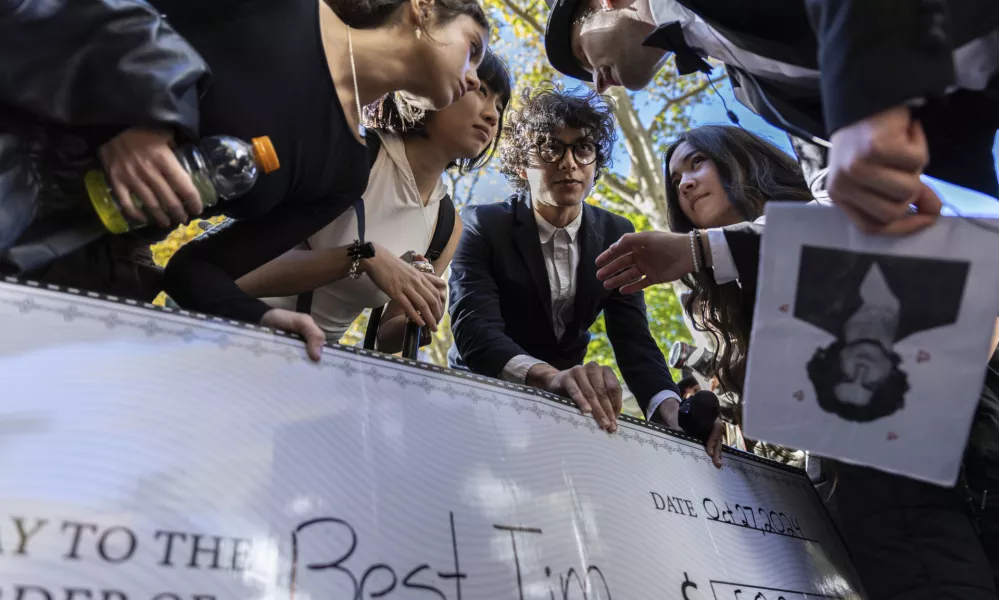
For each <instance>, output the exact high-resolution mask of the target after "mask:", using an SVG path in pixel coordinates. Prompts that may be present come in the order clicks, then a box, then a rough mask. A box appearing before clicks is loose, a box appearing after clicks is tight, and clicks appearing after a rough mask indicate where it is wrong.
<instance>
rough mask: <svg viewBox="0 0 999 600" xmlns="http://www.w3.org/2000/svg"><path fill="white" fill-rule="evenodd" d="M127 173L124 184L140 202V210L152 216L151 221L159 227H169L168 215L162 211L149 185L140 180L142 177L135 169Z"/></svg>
mask: <svg viewBox="0 0 999 600" xmlns="http://www.w3.org/2000/svg"><path fill="white" fill-rule="evenodd" d="M127 173H128V178H127V180H126V185H127V186H128V189H130V190H131V191H132V193H134V194H135V196H136V197H137V198H138V199H139V201H140V202H141V203H142V210H143V211H145V213H146V214H147V215H149V216H150V217H152V219H153V221H156V224H157V225H159V226H160V227H163V228H167V227H170V217H168V216H167V214H166V213H165V212H163V209H162V208H161V207H160V203H159V201H158V200H157V199H156V195H155V194H153V191H152V190H150V189H149V186H147V185H146V183H145V182H144V181H143V180H142V177H141V176H140V175H139V174H138V173H137V172H136V171H135V170H129V171H127Z"/></svg>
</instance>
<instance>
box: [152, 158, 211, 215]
mask: <svg viewBox="0 0 999 600" xmlns="http://www.w3.org/2000/svg"><path fill="white" fill-rule="evenodd" d="M157 164H158V166H159V168H160V173H162V174H163V177H164V178H165V179H166V182H167V183H168V184H169V185H170V189H172V190H173V191H174V192H175V194H176V196H178V197H179V198H180V201H181V202H182V203H183V204H184V208H185V209H186V218H185V219H184V220H185V221H186V220H187V219H188V218H192V217H196V216H198V215H200V214H201V212H202V211H203V210H204V208H205V207H204V204H203V202H202V199H201V194H199V193H198V188H196V187H194V181H192V180H191V176H190V175H188V173H187V171H185V170H184V167H182V166H180V162H179V161H178V160H177V157H176V156H174V154H173V152H171V151H170V150H169V149H164V151H163V152H162V153H161V154H160V155H159V158H158V160H157Z"/></svg>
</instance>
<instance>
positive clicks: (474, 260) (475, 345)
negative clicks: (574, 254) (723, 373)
mask: <svg viewBox="0 0 999 600" xmlns="http://www.w3.org/2000/svg"><path fill="white" fill-rule="evenodd" d="M461 217H462V221H463V222H464V225H465V227H464V231H463V232H462V234H461V241H460V242H459V244H458V248H457V250H456V251H455V254H454V258H453V259H452V260H451V280H450V284H449V293H450V308H449V312H450V315H451V329H452V331H453V332H454V342H455V343H454V345H453V346H452V347H451V350H450V352H449V353H448V363H449V364H450V365H451V366H452V367H455V368H467V369H469V370H471V371H474V372H476V373H479V374H482V375H487V376H489V377H498V376H499V374H500V373H501V372H502V370H503V367H504V366H506V364H507V363H508V362H509V361H510V359H511V358H513V357H515V356H517V355H519V354H527V355H530V356H533V357H535V358H537V359H539V360H543V361H545V362H546V363H548V364H550V365H551V366H553V367H555V368H556V369H560V370H565V369H568V368H571V367H574V366H577V365H580V364H582V363H583V358H584V357H585V356H586V347H587V345H588V344H589V342H590V334H589V328H590V326H591V325H593V322H594V321H596V320H597V317H598V316H599V315H600V312H601V311H603V313H604V317H605V319H606V324H607V336H608V338H610V342H611V345H612V346H613V348H614V355H615V358H616V359H617V362H618V367H619V368H620V369H621V374H622V375H623V376H624V380H625V383H626V384H627V386H628V389H629V390H631V392H632V393H633V394H634V395H635V398H636V400H638V404H639V406H640V407H641V408H642V411H643V412H645V411H646V409H647V408H648V405H649V401H650V400H651V399H652V397H653V396H655V395H656V394H658V393H659V392H661V391H663V390H672V391H673V392H676V393H677V395H679V390H678V389H677V387H676V384H674V383H673V380H672V378H671V377H670V374H669V369H668V367H667V366H666V360H665V359H664V358H663V355H662V352H661V351H660V350H659V347H658V346H656V343H655V341H654V340H653V339H652V335H651V333H650V332H649V322H648V316H647V315H646V312H645V300H644V297H643V295H642V294H631V295H627V296H626V295H622V294H621V293H620V292H618V291H617V290H613V291H611V290H607V289H604V287H603V285H602V284H601V283H600V281H598V280H597V277H596V264H595V261H596V258H597V255H599V254H600V253H601V252H603V251H604V250H606V249H607V248H608V247H609V246H610V245H611V244H612V243H614V242H615V241H617V240H618V239H619V238H620V237H621V236H622V235H624V234H626V233H631V232H633V231H634V228H633V227H632V225H631V223H630V222H629V221H628V220H627V219H625V218H623V217H620V216H618V215H615V214H613V213H610V212H608V211H606V210H603V209H600V208H597V207H595V206H591V205H589V204H583V222H582V225H581V226H580V229H579V237H578V238H577V239H578V240H579V269H578V271H577V281H576V303H575V316H574V318H573V319H572V321H571V322H570V323H568V324H567V326H566V331H565V333H564V334H563V336H562V339H560V340H559V339H556V338H555V331H554V325H553V323H552V313H551V290H550V288H549V286H548V274H547V271H546V269H545V264H544V258H543V255H542V253H541V241H540V239H539V237H538V227H537V222H536V221H535V217H534V212H533V209H532V208H531V202H530V199H529V198H527V197H526V196H518V195H514V196H511V197H510V198H508V199H507V200H506V201H504V202H499V203H496V204H484V205H478V206H469V207H467V208H465V210H463V211H462V214H461Z"/></svg>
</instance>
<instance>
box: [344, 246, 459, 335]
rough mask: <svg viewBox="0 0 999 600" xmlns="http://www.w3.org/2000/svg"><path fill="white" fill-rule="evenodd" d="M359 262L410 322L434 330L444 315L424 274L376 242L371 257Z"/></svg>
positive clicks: (435, 290)
mask: <svg viewBox="0 0 999 600" xmlns="http://www.w3.org/2000/svg"><path fill="white" fill-rule="evenodd" d="M361 264H362V266H363V269H364V272H365V273H367V275H368V277H370V278H371V281H372V282H374V284H375V285H376V286H378V289H380V290H381V291H383V292H385V294H386V295H387V296H388V297H389V298H391V299H392V300H394V301H395V302H397V303H398V304H399V306H400V308H402V310H403V312H404V313H406V316H407V317H409V319H410V320H411V321H413V322H414V323H416V324H418V325H420V326H423V325H426V326H427V327H430V330H431V331H437V323H439V322H440V320H441V318H443V316H444V303H443V302H442V300H441V293H440V292H438V291H437V288H436V287H435V286H434V285H433V284H432V283H431V280H430V279H429V277H428V274H426V273H421V272H420V271H418V270H416V269H414V268H413V267H412V265H410V264H409V263H407V262H406V261H404V260H403V259H401V258H399V257H398V256H393V255H392V253H391V252H389V250H388V249H387V248H385V247H384V246H381V245H379V244H377V243H375V256H374V257H373V258H365V259H362V260H361ZM431 277H436V275H433V276H431Z"/></svg>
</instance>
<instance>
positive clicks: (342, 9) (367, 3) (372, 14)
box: [324, 0, 489, 34]
mask: <svg viewBox="0 0 999 600" xmlns="http://www.w3.org/2000/svg"><path fill="white" fill-rule="evenodd" d="M324 1H325V2H326V4H328V5H329V7H330V8H332V9H333V12H335V13H336V16H338V17H339V18H340V19H341V20H342V21H343V22H344V23H346V24H347V25H349V26H351V27H353V28H354V29H375V28H377V27H381V26H382V25H386V24H388V23H390V22H392V20H393V19H395V18H396V15H397V12H396V11H398V10H399V8H400V7H402V6H405V5H408V4H409V3H410V0H324ZM432 10H433V11H434V14H435V15H436V16H437V24H438V25H445V24H447V23H449V22H451V21H453V20H454V19H456V18H457V17H458V16H460V15H468V16H469V17H471V18H472V19H473V20H474V21H475V22H476V23H478V24H479V25H481V26H482V27H484V28H485V29H486V31H489V19H488V18H487V17H486V13H485V11H483V10H482V6H481V5H480V4H479V2H478V0H436V1H435V2H434V3H433V5H432ZM420 30H421V31H423V32H424V33H426V34H429V33H430V32H429V31H427V30H426V28H425V27H424V24H422V23H421V24H420Z"/></svg>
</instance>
